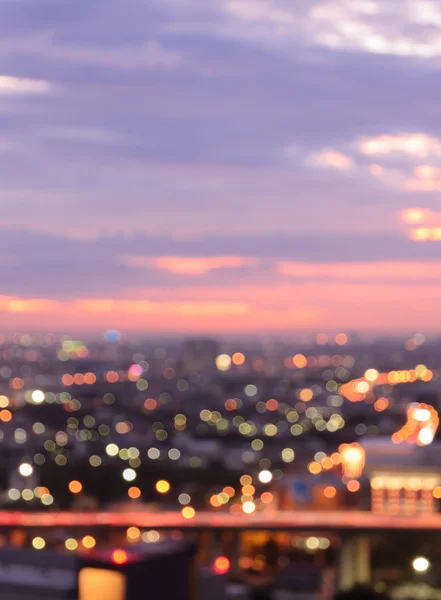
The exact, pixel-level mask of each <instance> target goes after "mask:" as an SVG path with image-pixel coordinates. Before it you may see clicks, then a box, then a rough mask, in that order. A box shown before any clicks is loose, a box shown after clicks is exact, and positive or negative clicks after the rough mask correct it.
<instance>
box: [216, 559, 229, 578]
mask: <svg viewBox="0 0 441 600" xmlns="http://www.w3.org/2000/svg"><path fill="white" fill-rule="evenodd" d="M213 568H214V571H215V572H216V573H217V574H218V575H222V574H223V573H228V571H229V570H230V561H229V560H228V558H227V557H226V556H218V557H217V558H216V560H215V561H214V567H213Z"/></svg>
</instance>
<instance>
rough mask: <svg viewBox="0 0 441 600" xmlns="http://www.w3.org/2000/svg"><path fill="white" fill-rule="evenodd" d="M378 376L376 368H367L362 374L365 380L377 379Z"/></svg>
mask: <svg viewBox="0 0 441 600" xmlns="http://www.w3.org/2000/svg"><path fill="white" fill-rule="evenodd" d="M378 376H379V372H378V371H377V369H368V370H367V371H366V373H365V374H364V378H365V379H366V381H377V379H378Z"/></svg>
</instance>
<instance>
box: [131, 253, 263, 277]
mask: <svg viewBox="0 0 441 600" xmlns="http://www.w3.org/2000/svg"><path fill="white" fill-rule="evenodd" d="M123 262H124V263H125V264H126V265H128V266H130V267H146V268H154V269H159V270H164V271H169V272H170V273H176V274H178V275H206V274H207V273H209V272H210V271H213V270H215V269H238V268H242V267H252V266H255V265H256V264H257V260H256V259H254V258H244V257H241V256H159V257H150V256H126V257H124V259H123Z"/></svg>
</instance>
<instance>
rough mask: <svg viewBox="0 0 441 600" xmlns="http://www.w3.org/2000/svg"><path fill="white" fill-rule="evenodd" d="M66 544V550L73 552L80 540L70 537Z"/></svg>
mask: <svg viewBox="0 0 441 600" xmlns="http://www.w3.org/2000/svg"><path fill="white" fill-rule="evenodd" d="M64 545H65V546H66V550H71V551H72V552H73V551H74V550H76V549H77V548H78V542H77V540H74V539H73V538H68V539H67V540H66V541H65V542H64Z"/></svg>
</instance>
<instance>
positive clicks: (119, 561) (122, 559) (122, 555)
mask: <svg viewBox="0 0 441 600" xmlns="http://www.w3.org/2000/svg"><path fill="white" fill-rule="evenodd" d="M127 560H128V556H127V552H125V550H114V551H113V552H112V561H113V562H114V563H115V564H116V565H124V564H125V563H126V562H127Z"/></svg>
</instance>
